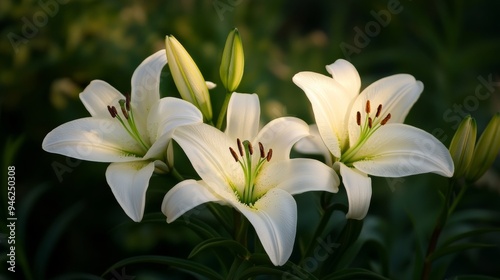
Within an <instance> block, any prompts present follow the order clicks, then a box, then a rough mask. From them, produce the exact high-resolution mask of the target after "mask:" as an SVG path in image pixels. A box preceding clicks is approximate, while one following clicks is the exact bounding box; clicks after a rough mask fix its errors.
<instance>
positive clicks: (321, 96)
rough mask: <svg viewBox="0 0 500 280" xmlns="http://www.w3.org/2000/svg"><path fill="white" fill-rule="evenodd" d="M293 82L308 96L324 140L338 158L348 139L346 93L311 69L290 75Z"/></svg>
mask: <svg viewBox="0 0 500 280" xmlns="http://www.w3.org/2000/svg"><path fill="white" fill-rule="evenodd" d="M293 82H294V83H295V84H296V85H297V86H299V87H300V88H301V89H302V90H303V91H304V92H305V94H306V95H307V98H309V101H310V102H311V105H312V109H313V112H314V118H315V119H316V124H317V125H318V130H319V133H320V134H321V137H322V138H323V142H325V145H326V146H327V147H328V149H329V150H330V152H331V153H332V154H333V155H334V156H335V157H340V152H341V148H342V146H343V145H344V143H345V142H347V131H346V124H345V118H346V112H347V110H348V108H349V107H350V104H351V99H349V98H346V96H348V95H349V93H347V91H346V89H345V88H344V87H343V86H342V85H340V84H339V83H338V82H336V81H335V80H334V79H332V78H330V77H327V76H325V75H321V74H318V73H313V72H300V73H298V74H296V75H295V76H293ZM333 101H334V102H333Z"/></svg>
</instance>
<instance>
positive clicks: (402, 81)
mask: <svg viewBox="0 0 500 280" xmlns="http://www.w3.org/2000/svg"><path fill="white" fill-rule="evenodd" d="M423 89H424V85H423V84H422V82H420V81H416V80H415V78H414V77H413V76H411V75H408V74H397V75H392V76H389V77H385V78H383V79H380V80H378V81H376V82H374V83H373V84H371V85H369V86H368V87H367V88H366V89H365V90H363V92H361V94H360V95H359V97H358V98H357V99H356V101H355V102H354V104H353V105H352V109H351V113H350V114H349V120H348V124H349V140H350V144H351V145H352V144H353V143H355V142H356V141H357V140H358V138H359V133H360V128H359V126H358V124H357V123H356V112H357V111H359V112H360V113H361V116H362V117H361V121H364V119H365V115H366V113H365V108H366V101H367V100H370V109H371V110H370V112H371V114H370V116H371V117H372V119H373V125H376V124H378V123H380V122H381V121H382V120H383V119H384V118H385V117H386V116H387V115H388V114H389V113H390V114H391V118H390V119H389V122H388V123H402V122H404V119H405V118H406V115H408V112H409V111H410V109H411V107H412V106H413V104H415V102H416V101H417V99H418V98H419V97H420V94H421V93H422V91H423ZM379 104H382V110H381V112H380V116H379V117H378V118H375V114H376V111H377V107H378V106H379Z"/></svg>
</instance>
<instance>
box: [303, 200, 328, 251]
mask: <svg viewBox="0 0 500 280" xmlns="http://www.w3.org/2000/svg"><path fill="white" fill-rule="evenodd" d="M333 211H334V207H332V206H330V207H325V209H324V210H323V215H322V216H321V220H320V221H319V224H318V226H317V227H316V230H315V231H314V234H313V236H312V238H311V242H309V246H308V247H307V250H306V251H305V254H304V258H306V257H308V256H311V255H312V251H313V250H314V244H316V239H318V237H319V236H321V235H322V234H323V231H324V230H325V227H326V225H328V222H329V221H330V217H331V216H332V214H333Z"/></svg>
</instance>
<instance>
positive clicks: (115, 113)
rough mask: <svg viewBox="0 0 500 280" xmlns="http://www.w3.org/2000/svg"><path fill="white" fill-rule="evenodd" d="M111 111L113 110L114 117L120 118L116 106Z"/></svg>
mask: <svg viewBox="0 0 500 280" xmlns="http://www.w3.org/2000/svg"><path fill="white" fill-rule="evenodd" d="M111 110H113V115H115V117H116V116H118V111H116V107H115V106H111Z"/></svg>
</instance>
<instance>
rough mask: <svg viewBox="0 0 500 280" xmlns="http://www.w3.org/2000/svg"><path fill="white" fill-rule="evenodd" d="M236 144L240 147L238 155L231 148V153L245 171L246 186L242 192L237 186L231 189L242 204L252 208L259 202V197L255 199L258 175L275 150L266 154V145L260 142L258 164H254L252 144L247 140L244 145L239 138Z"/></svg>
mask: <svg viewBox="0 0 500 280" xmlns="http://www.w3.org/2000/svg"><path fill="white" fill-rule="evenodd" d="M236 143H237V146H238V153H236V151H235V150H234V149H233V148H232V147H229V152H231V155H232V156H233V158H234V160H235V161H236V162H237V163H239V164H240V166H241V168H242V169H243V174H244V176H245V186H244V188H243V191H242V192H241V191H240V190H239V189H238V188H236V187H235V186H231V187H232V188H233V190H234V192H235V193H236V195H237V196H238V198H239V199H240V201H241V202H242V203H245V204H247V205H249V206H252V205H253V203H254V202H255V201H256V200H257V197H254V191H255V178H257V175H258V174H259V171H260V170H261V169H262V166H263V165H264V163H266V162H269V161H270V160H271V158H272V156H273V150H272V149H269V150H268V151H267V154H266V152H265V150H264V145H262V143H260V142H259V153H260V154H259V158H258V160H257V162H256V163H255V162H252V155H253V153H254V149H253V146H252V143H250V141H248V140H245V141H243V143H242V142H241V140H240V139H239V138H238V139H236ZM238 154H239V156H238Z"/></svg>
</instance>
